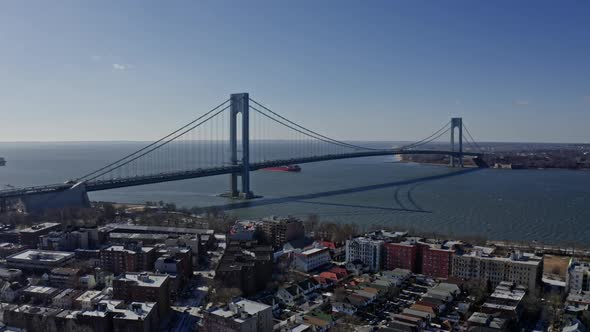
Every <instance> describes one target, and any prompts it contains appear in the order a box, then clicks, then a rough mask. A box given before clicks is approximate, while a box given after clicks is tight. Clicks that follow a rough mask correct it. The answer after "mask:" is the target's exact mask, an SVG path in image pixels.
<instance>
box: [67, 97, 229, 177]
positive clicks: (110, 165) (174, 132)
mask: <svg viewBox="0 0 590 332" xmlns="http://www.w3.org/2000/svg"><path fill="white" fill-rule="evenodd" d="M228 101H229V99H227V100H225V101H224V102H223V103H221V104H219V105H217V106H215V107H214V108H212V109H211V110H209V111H208V112H207V113H205V114H203V115H201V116H199V117H198V118H196V119H195V120H193V121H191V122H189V123H187V124H186V125H184V126H182V127H180V128H178V129H176V130H175V131H173V132H171V133H170V134H168V135H166V136H164V137H162V138H160V139H159V140H157V141H155V142H153V143H151V144H149V145H146V146H144V147H143V148H141V149H139V150H137V151H135V152H133V153H131V154H128V155H126V156H125V157H123V158H121V159H119V160H117V161H114V162H112V163H110V164H108V165H106V166H103V167H101V168H99V169H97V170H95V171H93V172H90V173H88V174H86V175H84V176H82V177H79V178H78V179H76V181H77V182H81V181H85V179H86V178H88V177H90V176H92V175H94V174H96V173H99V172H101V171H103V170H106V169H109V168H111V167H112V166H114V165H117V164H118V163H120V162H123V161H124V160H126V159H128V158H131V157H133V156H135V155H136V154H138V153H141V152H143V151H145V150H147V149H149V148H151V147H152V146H154V145H157V144H158V143H160V142H162V141H163V140H165V139H167V138H169V137H170V136H172V135H174V134H176V133H178V132H180V131H181V130H183V129H185V128H187V127H189V126H191V125H192V124H194V123H195V122H197V121H199V120H201V119H202V118H204V117H206V116H207V115H209V114H211V113H212V112H214V111H215V110H217V109H219V108H220V107H222V106H223V105H225V104H226V103H227V102H228ZM226 108H227V107H226ZM226 108H224V110H225V109H226ZM191 129H193V128H191ZM191 129H189V130H191ZM151 151H153V150H150V151H149V152H151ZM143 155H144V154H142V156H143ZM136 159H137V158H136ZM133 160H135V159H133ZM133 160H130V161H128V162H131V161H133ZM125 164H127V162H126V163H123V164H121V165H119V166H117V167H115V168H113V169H116V168H118V167H121V166H123V165H125ZM113 169H109V171H111V170H113ZM101 175H102V174H101ZM99 176H100V175H99ZM95 178H96V177H94V178H92V179H95Z"/></svg>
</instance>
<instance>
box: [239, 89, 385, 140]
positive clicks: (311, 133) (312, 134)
mask: <svg viewBox="0 0 590 332" xmlns="http://www.w3.org/2000/svg"><path fill="white" fill-rule="evenodd" d="M250 101H251V102H253V103H255V104H256V105H258V106H260V107H262V108H263V109H264V110H266V111H268V112H270V113H272V114H273V115H275V116H277V117H279V118H281V119H282V120H284V121H286V122H288V123H290V124H291V125H293V126H296V127H298V128H300V129H301V130H303V131H306V132H308V133H305V132H301V131H300V130H297V129H296V128H293V127H291V126H288V125H287V124H285V123H282V122H281V121H279V120H276V119H273V118H272V117H270V116H268V115H267V114H264V113H263V112H262V111H261V110H259V109H257V108H254V106H250V107H251V108H252V109H254V110H255V111H257V112H259V113H261V114H262V115H264V116H267V117H268V118H270V119H272V120H274V121H276V122H278V123H280V124H282V125H283V126H286V127H288V128H291V129H293V130H296V131H297V132H299V133H302V134H304V135H306V136H308V137H312V138H315V139H318V140H321V141H324V142H327V143H331V144H336V145H340V146H345V147H348V148H353V149H361V150H381V149H375V148H369V147H366V146H360V145H354V144H350V143H346V142H343V141H339V140H336V139H333V138H331V137H328V136H325V135H322V134H320V133H318V132H315V131H313V130H311V129H307V128H305V127H303V126H301V125H299V124H297V123H295V122H293V121H291V120H289V119H287V118H285V117H283V116H281V115H280V114H278V113H276V112H274V111H272V110H271V109H270V108H268V107H266V106H264V105H262V104H261V103H259V102H257V101H256V100H254V99H252V98H250Z"/></svg>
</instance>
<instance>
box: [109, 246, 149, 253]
mask: <svg viewBox="0 0 590 332" xmlns="http://www.w3.org/2000/svg"><path fill="white" fill-rule="evenodd" d="M138 249H141V251H142V252H150V251H152V250H154V247H144V246H142V247H138ZM104 251H126V252H129V253H135V252H136V251H134V250H131V249H126V248H125V246H110V247H108V248H106V249H104Z"/></svg>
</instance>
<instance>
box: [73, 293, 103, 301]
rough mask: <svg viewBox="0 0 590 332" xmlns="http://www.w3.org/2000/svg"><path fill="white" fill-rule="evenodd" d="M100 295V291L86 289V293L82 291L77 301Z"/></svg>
mask: <svg viewBox="0 0 590 332" xmlns="http://www.w3.org/2000/svg"><path fill="white" fill-rule="evenodd" d="M99 295H100V291H93V290H89V291H85V292H84V293H82V295H80V296H78V298H77V299H76V301H90V300H92V299H93V298H95V297H97V296H99Z"/></svg>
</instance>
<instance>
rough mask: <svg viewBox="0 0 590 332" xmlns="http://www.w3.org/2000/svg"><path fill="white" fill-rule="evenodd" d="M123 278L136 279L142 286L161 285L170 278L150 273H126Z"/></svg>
mask: <svg viewBox="0 0 590 332" xmlns="http://www.w3.org/2000/svg"><path fill="white" fill-rule="evenodd" d="M121 279H126V280H132V281H135V282H137V284H138V285H139V286H142V287H160V286H162V284H163V283H164V282H165V281H166V280H167V279H168V276H167V275H162V274H149V273H125V276H124V277H122V278H121Z"/></svg>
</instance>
